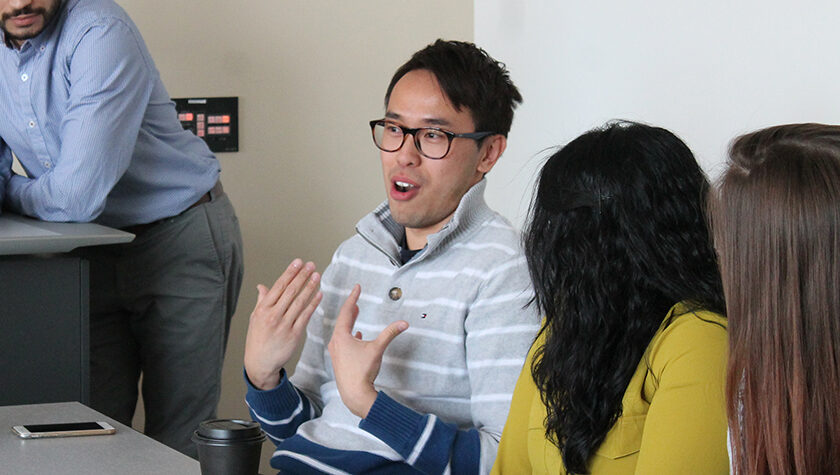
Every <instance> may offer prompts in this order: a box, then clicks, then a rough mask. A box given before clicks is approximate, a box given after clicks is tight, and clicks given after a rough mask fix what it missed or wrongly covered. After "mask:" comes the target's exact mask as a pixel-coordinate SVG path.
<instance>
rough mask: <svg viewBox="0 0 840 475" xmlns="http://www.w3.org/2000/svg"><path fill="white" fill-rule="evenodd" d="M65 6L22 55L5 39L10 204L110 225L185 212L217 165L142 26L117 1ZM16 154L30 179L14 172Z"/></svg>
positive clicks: (2, 190) (0, 159)
mask: <svg viewBox="0 0 840 475" xmlns="http://www.w3.org/2000/svg"><path fill="white" fill-rule="evenodd" d="M60 8H61V11H60V13H58V15H57V16H56V18H55V19H54V20H53V21H52V22H51V23H50V25H49V26H47V28H45V29H44V31H43V32H41V34H40V35H38V36H37V37H35V38H33V39H30V40H28V41H26V42H25V43H24V44H23V46H22V47H21V49H20V50H17V49H15V48H12V47H8V46H6V45H5V38H4V37H3V38H2V40H3V41H2V42H0V196H2V197H3V199H4V203H3V205H4V206H5V207H7V208H10V209H11V210H13V211H15V212H17V213H20V214H25V215H28V216H33V217H36V218H39V219H42V220H45V221H77V222H86V221H95V222H98V223H101V224H105V225H108V226H114V227H125V226H130V225H134V224H144V223H149V222H153V221H157V220H159V219H162V218H167V217H170V216H175V215H177V214H178V213H180V212H182V211H184V210H185V209H186V208H187V207H189V206H190V205H191V204H192V203H194V202H196V201H197V200H198V199H199V198H200V197H201V196H202V195H203V194H205V193H206V192H207V191H208V190H210V188H212V187H213V185H214V184H215V183H216V181H217V180H218V177H219V163H218V161H217V160H216V158H215V157H214V156H213V153H212V152H210V150H209V149H208V148H207V145H206V144H205V143H204V142H203V141H202V140H201V139H199V138H198V137H196V136H195V135H193V134H192V133H191V132H189V131H185V130H184V129H183V128H182V127H181V124H180V122H179V121H178V117H177V113H176V111H175V106H174V103H173V102H172V101H171V100H170V98H169V94H168V93H167V92H166V89H165V88H164V86H163V83H162V82H161V80H160V75H159V73H158V71H157V69H156V68H155V65H154V62H153V61H152V58H151V56H150V55H149V52H148V50H147V49H146V45H145V43H144V42H143V39H142V37H141V36H140V33H139V31H138V30H137V27H136V26H135V25H134V23H133V22H132V21H131V19H130V18H129V17H128V15H127V14H126V13H125V11H123V10H122V8H120V7H119V6H118V5H117V4H116V3H114V2H113V1H112V0H65V1H64V2H62V6H61V7H60ZM0 35H2V32H0ZM11 152H14V154H15V155H16V156H17V157H18V159H19V160H20V162H21V165H23V168H24V169H25V171H26V174H27V175H28V177H27V176H22V175H17V174H14V173H12V172H11V161H12V156H11Z"/></svg>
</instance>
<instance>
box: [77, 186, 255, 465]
mask: <svg viewBox="0 0 840 475" xmlns="http://www.w3.org/2000/svg"><path fill="white" fill-rule="evenodd" d="M211 194H212V193H211ZM76 254H77V255H80V256H82V257H84V258H86V259H88V260H89V261H90V293H91V296H90V308H91V312H90V313H91V316H90V346H91V355H90V362H91V372H90V374H91V385H90V387H91V405H92V406H93V408H94V409H96V410H98V411H100V412H102V413H104V414H106V415H108V416H110V417H113V418H114V419H116V420H118V421H120V422H122V423H123V424H126V425H131V420H132V418H133V416H134V410H135V407H136V404H137V396H138V394H137V388H138V380H139V378H140V376H141V374H142V376H143V379H142V381H143V383H142V394H143V405H144V407H145V415H146V419H145V433H146V435H148V436H150V437H152V438H154V439H156V440H158V441H160V442H162V443H164V444H166V445H168V446H170V447H172V448H174V449H176V450H178V451H180V452H182V453H184V454H187V455H190V456H192V457H196V448H195V446H194V444H193V443H192V442H191V441H190V437H191V435H192V432H193V431H194V430H195V429H196V427H197V426H198V424H199V423H200V422H201V421H203V420H205V419H211V418H214V417H215V416H216V406H217V404H218V402H219V396H220V391H221V370H222V361H223V359H224V352H225V345H226V344H227V335H228V330H229V328H230V319H231V317H232V316H233V312H234V310H235V308H236V301H237V298H238V297H239V288H240V285H241V283H242V236H241V234H240V231H239V222H238V220H237V218H236V214H235V213H234V210H233V206H232V205H231V203H230V200H228V197H227V195H226V194H224V192H222V193H221V194H219V195H218V196H212V197H211V200H210V201H209V202H207V203H204V204H202V205H199V206H196V207H194V208H191V209H189V210H187V211H185V212H184V213H182V214H180V215H178V216H175V217H172V218H168V219H166V220H163V221H162V222H160V223H158V224H156V225H154V226H152V227H150V228H149V229H147V230H144V231H143V232H142V233H140V234H139V235H138V236H137V238H136V239H135V240H134V241H133V242H131V243H128V244H119V245H113V246H101V247H94V248H86V249H80V250H78V251H77V252H76Z"/></svg>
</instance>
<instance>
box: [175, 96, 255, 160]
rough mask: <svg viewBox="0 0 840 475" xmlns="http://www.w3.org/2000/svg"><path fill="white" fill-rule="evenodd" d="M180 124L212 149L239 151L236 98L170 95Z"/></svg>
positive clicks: (237, 100) (237, 102) (216, 150)
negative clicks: (174, 96) (172, 96)
mask: <svg viewBox="0 0 840 475" xmlns="http://www.w3.org/2000/svg"><path fill="white" fill-rule="evenodd" d="M172 100H173V101H174V102H175V109H176V110H177V111H178V120H180V121H181V126H183V127H184V128H185V129H187V130H189V131H191V132H192V133H194V134H195V135H197V136H199V137H201V138H202V139H203V140H204V141H205V142H207V145H208V146H209V147H210V150H212V151H214V152H238V151H239V98H238V97H206V98H201V99H199V98H186V99H172Z"/></svg>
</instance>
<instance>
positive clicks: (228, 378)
mask: <svg viewBox="0 0 840 475" xmlns="http://www.w3.org/2000/svg"><path fill="white" fill-rule="evenodd" d="M117 1H118V3H119V4H120V5H122V6H123V8H125V9H126V10H127V11H128V13H129V14H130V15H131V17H132V18H133V19H134V21H135V23H137V26H138V27H139V28H140V31H141V32H142V34H143V37H144V38H145V40H146V43H147V45H148V47H149V50H150V51H151V53H152V56H153V57H154V58H155V62H156V64H157V67H158V69H159V70H160V73H161V76H162V77H163V81H164V83H165V84H166V86H167V89H168V90H169V93H170V94H171V95H172V97H201V96H239V101H240V102H239V116H240V144H239V145H240V151H239V152H237V153H226V154H219V159H220V160H221V163H222V179H223V183H224V186H225V190H226V191H227V193H228V194H229V195H230V197H231V199H232V200H233V203H234V206H235V207H236V210H237V214H238V215H239V219H240V224H241V226H242V234H243V238H244V241H245V282H244V284H243V287H242V295H241V297H240V300H239V306H238V309H237V313H236V316H235V317H234V321H233V324H232V326H231V335H230V340H229V342H228V352H227V357H226V361H225V368H224V375H223V384H222V402H221V404H220V406H219V415H220V416H221V417H247V416H248V413H247V410H246V408H245V405H244V403H243V399H244V395H245V391H244V387H243V383H242V354H243V347H244V342H245V330H246V328H247V324H248V315H249V314H250V311H251V309H252V308H253V306H254V303H255V302H256V290H255V287H256V285H257V283H260V282H262V283H270V282H273V280H274V279H275V278H276V277H277V275H278V273H279V272H280V271H282V270H283V269H284V268H285V266H286V265H287V263H288V262H289V261H290V260H291V259H292V258H294V257H296V256H300V257H303V258H305V259H311V260H314V261H315V263H316V264H317V265H318V267H319V268H321V269H322V268H323V267H324V266H326V264H327V263H328V262H329V259H330V257H331V255H332V252H333V251H334V250H335V247H336V246H337V245H338V244H339V243H340V242H341V241H342V240H344V239H345V238H347V237H349V236H350V235H351V234H352V233H353V226H354V224H355V223H356V221H357V220H358V219H359V218H360V217H361V216H362V215H363V214H365V213H366V212H368V211H370V210H371V209H372V208H373V207H374V206H375V205H376V204H378V203H379V202H380V201H381V200H383V199H384V198H385V194H384V186H383V183H382V178H381V174H380V168H379V160H378V154H377V153H376V150H375V148H374V146H373V144H372V142H371V139H370V130H369V129H368V125H367V121H368V120H370V119H374V118H378V117H379V116H381V115H382V110H383V106H382V96H383V94H384V92H385V88H386V86H387V84H388V81H389V79H390V76H391V74H393V72H394V70H395V69H396V68H397V67H398V66H399V65H400V64H402V63H403V62H404V61H405V60H407V59H408V57H409V56H410V55H411V53H412V52H414V51H416V50H417V49H420V48H421V47H423V46H424V45H426V44H428V43H430V42H431V41H433V40H434V39H436V38H438V37H445V38H450V39H462V40H472V37H473V2H472V0H458V1H451V0H450V1H445V0H431V1H426V2H424V3H422V4H417V3H411V2H394V1H384V0H357V1H337V0H335V1H327V0H313V1H289V0H257V1H241V2H231V1H221V0H178V1H172V0H117ZM266 452H268V451H266V450H264V454H263V455H264V456H266V455H267V453H266ZM264 458H267V457H264ZM267 467H268V466H267V465H265V464H264V466H263V469H262V470H263V472H265V473H268V472H269V471H270V470H269V469H268V468H267Z"/></svg>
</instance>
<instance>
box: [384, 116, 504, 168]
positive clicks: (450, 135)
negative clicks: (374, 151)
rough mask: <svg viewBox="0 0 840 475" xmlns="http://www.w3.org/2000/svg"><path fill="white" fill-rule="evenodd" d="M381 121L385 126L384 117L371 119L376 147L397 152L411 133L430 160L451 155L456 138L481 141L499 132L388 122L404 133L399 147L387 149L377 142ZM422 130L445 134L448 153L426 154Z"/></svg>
mask: <svg viewBox="0 0 840 475" xmlns="http://www.w3.org/2000/svg"><path fill="white" fill-rule="evenodd" d="M380 123H381V124H383V126H384V125H385V123H386V119H384V118H382V119H374V120H372V121H370V134H371V137H372V138H373V144H374V145H376V148H378V149H379V150H382V151H383V152H388V153H393V152H396V151H397V150H399V149H401V148H403V145H405V137H406V136H407V135H409V134H411V136H412V137H414V140H413V142H414V148H416V149H417V151H418V152H420V155H423V156H424V157H426V158H428V159H429V160H443V159H444V158H446V156H447V155H449V150H451V149H452V141H453V140H455V139H458V138H463V139H472V140H475V141H479V140H481V139H484V138H486V137H489V136H491V135H496V134H497V132H466V133H463V134H456V133H455V132H450V131H448V130H443V129H440V128H437V127H416V128H413V129H412V128H409V127H404V126H402V125H400V124H397V123H395V122H388V123H389V124H391V125H393V126H395V127H399V129H400V130H401V131H402V134H403V135H402V141H401V142H400V146H399V147H397V148H395V149H394V150H385V149H384V148H382V147H380V146H379V144H378V143H376V126H377V125H379V124H380ZM420 130H434V131H435V132H440V133H442V134H443V135H445V136H446V138H447V140H448V142H447V143H446V153H444V154H443V155H441V156H440V157H430V156H428V155H426V153H425V152H423V149H422V148H420V141H419V139H418V138H417V132H418V131H420Z"/></svg>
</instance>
